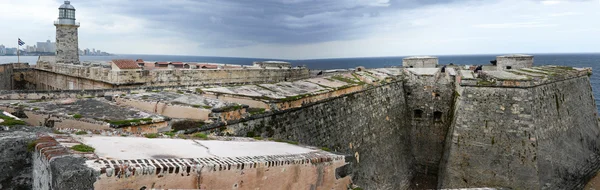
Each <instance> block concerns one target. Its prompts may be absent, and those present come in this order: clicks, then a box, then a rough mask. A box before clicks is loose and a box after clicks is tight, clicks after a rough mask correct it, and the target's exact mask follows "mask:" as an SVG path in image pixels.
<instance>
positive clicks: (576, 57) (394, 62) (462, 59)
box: [0, 53, 600, 110]
mask: <svg viewBox="0 0 600 190" xmlns="http://www.w3.org/2000/svg"><path fill="white" fill-rule="evenodd" d="M532 55H534V56H535V58H534V65H564V66H572V67H591V68H593V75H592V77H591V83H592V88H593V91H594V98H595V99H596V105H599V103H600V53H572V54H532ZM496 56H497V54H494V55H440V56H437V57H438V58H439V63H440V64H449V63H454V64H457V65H484V64H489V63H490V60H494V59H495V57H496ZM404 57H406V56H396V57H364V58H332V59H307V60H284V59H260V58H238V57H208V56H172V55H114V56H81V57H80V60H82V61H109V60H113V59H143V60H146V61H182V62H211V63H229V64H240V65H251V64H252V62H253V61H266V60H279V61H289V62H291V63H292V64H293V65H295V66H300V65H304V66H306V67H308V68H309V69H347V68H355V67H357V66H364V67H366V68H381V67H390V66H400V65H401V64H402V58H404ZM36 60H37V56H21V62H28V63H31V64H35V62H36ZM10 62H17V57H16V56H0V64H2V63H10ZM597 107H598V109H599V110H600V106H597Z"/></svg>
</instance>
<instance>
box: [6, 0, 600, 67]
mask: <svg viewBox="0 0 600 190" xmlns="http://www.w3.org/2000/svg"><path fill="white" fill-rule="evenodd" d="M62 3H63V1H57V0H0V13H2V16H1V17H0V44H4V45H7V46H11V47H13V46H16V43H17V38H18V37H20V38H21V39H22V40H23V41H25V42H26V43H27V44H28V45H33V44H35V42H37V41H45V40H47V39H52V41H54V38H55V37H54V36H55V27H54V25H53V21H54V20H56V19H57V17H58V7H59V6H60V5H61V4H62ZM71 4H72V5H73V6H74V7H75V8H76V9H77V13H76V14H77V15H76V16H77V21H78V22H80V23H81V27H80V28H79V47H81V48H86V47H89V48H92V47H95V48H97V49H101V50H104V51H108V52H111V53H118V54H168V55H201V56H229V57H263V58H284V59H310V58H332V57H373V56H403V55H446V54H487V53H490V54H497V53H554V52H600V0H562V1H561V0H462V1H460V0H72V1H71Z"/></svg>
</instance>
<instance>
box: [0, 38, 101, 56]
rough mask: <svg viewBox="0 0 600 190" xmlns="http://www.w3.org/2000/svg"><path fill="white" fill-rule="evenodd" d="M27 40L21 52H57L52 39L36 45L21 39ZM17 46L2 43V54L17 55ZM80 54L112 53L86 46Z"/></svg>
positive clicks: (0, 49) (0, 47) (0, 51)
mask: <svg viewBox="0 0 600 190" xmlns="http://www.w3.org/2000/svg"><path fill="white" fill-rule="evenodd" d="M21 40H23V41H24V42H25V45H23V46H21V47H19V49H20V50H21V53H23V54H24V55H26V54H27V53H56V42H52V41H50V40H46V41H45V42H35V43H34V42H32V44H34V45H29V43H28V42H27V41H25V40H24V39H21ZM17 46H18V45H15V46H14V47H11V46H10V45H4V44H0V55H16V51H17ZM79 55H83V56H85V55H94V56H97V55H111V54H110V53H108V52H104V51H102V50H99V49H96V48H92V49H89V48H84V49H79Z"/></svg>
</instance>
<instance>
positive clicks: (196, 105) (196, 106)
mask: <svg viewBox="0 0 600 190" xmlns="http://www.w3.org/2000/svg"><path fill="white" fill-rule="evenodd" d="M192 107H194V108H199V107H200V105H198V104H194V105H192Z"/></svg>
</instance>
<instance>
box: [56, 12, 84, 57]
mask: <svg viewBox="0 0 600 190" xmlns="http://www.w3.org/2000/svg"><path fill="white" fill-rule="evenodd" d="M54 26H56V63H63V64H79V40H78V37H77V36H78V35H77V29H78V28H79V23H78V22H75V7H73V5H71V2H70V1H65V3H64V4H62V5H61V6H60V7H59V8H58V20H57V21H55V22H54Z"/></svg>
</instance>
